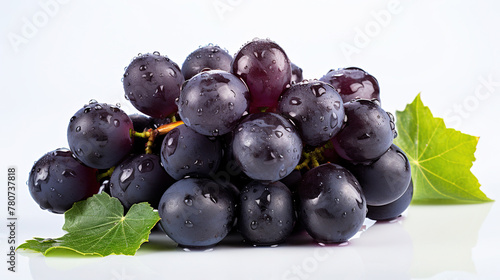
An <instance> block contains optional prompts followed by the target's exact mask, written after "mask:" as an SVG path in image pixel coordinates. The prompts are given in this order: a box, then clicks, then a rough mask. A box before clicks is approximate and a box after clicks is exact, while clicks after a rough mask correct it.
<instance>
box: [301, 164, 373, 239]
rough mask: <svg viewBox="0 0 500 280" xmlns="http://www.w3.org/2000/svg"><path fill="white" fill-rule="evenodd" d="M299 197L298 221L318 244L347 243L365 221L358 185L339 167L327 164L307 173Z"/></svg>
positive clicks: (364, 201) (364, 209)
mask: <svg viewBox="0 0 500 280" xmlns="http://www.w3.org/2000/svg"><path fill="white" fill-rule="evenodd" d="M298 198H299V203H298V214H299V217H300V220H301V222H302V223H303V224H304V226H305V228H306V231H307V232H308V233H309V235H311V237H313V238H314V239H315V240H316V241H317V242H320V243H341V242H345V241H348V240H349V239H350V238H351V237H353V236H354V235H355V234H356V233H357V232H358V231H359V229H360V228H361V226H362V225H363V222H364V220H365V218H366V200H365V198H364V195H363V192H362V190H361V188H360V186H359V183H358V181H357V180H356V178H355V177H354V176H353V175H352V174H351V173H350V172H349V170H347V169H345V168H344V167H342V166H340V165H336V164H333V163H326V164H323V165H320V166H318V167H315V168H313V169H311V170H310V171H308V172H307V173H306V174H305V175H304V178H303V180H302V182H301V184H300V186H299V189H298Z"/></svg>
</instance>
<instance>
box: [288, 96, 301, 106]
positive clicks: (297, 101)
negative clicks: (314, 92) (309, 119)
mask: <svg viewBox="0 0 500 280" xmlns="http://www.w3.org/2000/svg"><path fill="white" fill-rule="evenodd" d="M300 104H302V100H300V98H298V97H292V98H291V99H290V105H300Z"/></svg>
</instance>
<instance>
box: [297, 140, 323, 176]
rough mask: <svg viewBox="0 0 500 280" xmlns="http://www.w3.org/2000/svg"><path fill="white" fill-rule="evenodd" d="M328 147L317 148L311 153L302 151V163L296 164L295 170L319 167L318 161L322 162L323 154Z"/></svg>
mask: <svg viewBox="0 0 500 280" xmlns="http://www.w3.org/2000/svg"><path fill="white" fill-rule="evenodd" d="M327 146H328V145H325V146H323V147H317V148H315V149H314V150H313V151H310V152H306V151H302V157H303V159H304V160H303V161H302V162H301V163H300V164H298V165H297V166H296V167H295V169H297V170H301V169H304V168H307V170H310V169H313V168H314V167H318V166H319V165H320V161H322V160H324V159H325V157H324V156H323V152H324V151H325V149H327V148H328V147H327Z"/></svg>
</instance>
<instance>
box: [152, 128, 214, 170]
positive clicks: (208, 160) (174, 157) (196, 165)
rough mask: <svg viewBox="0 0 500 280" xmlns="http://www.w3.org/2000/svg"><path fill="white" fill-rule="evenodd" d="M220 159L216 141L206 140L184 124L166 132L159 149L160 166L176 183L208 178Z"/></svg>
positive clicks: (212, 139) (206, 138) (205, 137)
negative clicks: (189, 179)
mask: <svg viewBox="0 0 500 280" xmlns="http://www.w3.org/2000/svg"><path fill="white" fill-rule="evenodd" d="M221 159H222V145H221V143H220V140H219V139H218V138H208V137H207V136H205V135H201V134H199V133H197V132H196V131H194V130H192V129H191V128H189V127H187V126H186V125H185V124H182V125H179V126H177V127H176V128H174V129H172V130H171V131H169V132H168V133H167V134H166V135H165V138H164V139H163V142H162V146H161V162H162V164H163V167H164V168H165V170H166V171H167V173H168V174H169V175H170V176H171V177H172V178H174V179H176V180H179V179H182V178H183V177H184V176H188V175H189V176H209V175H210V174H213V173H214V172H215V171H216V170H217V168H218V167H219V164H220V162H221Z"/></svg>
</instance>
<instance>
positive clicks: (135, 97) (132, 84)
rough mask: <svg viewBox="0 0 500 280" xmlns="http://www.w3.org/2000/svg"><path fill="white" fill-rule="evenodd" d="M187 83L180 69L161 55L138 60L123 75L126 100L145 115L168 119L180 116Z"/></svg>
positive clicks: (143, 55) (154, 54)
mask: <svg viewBox="0 0 500 280" xmlns="http://www.w3.org/2000/svg"><path fill="white" fill-rule="evenodd" d="M183 82H184V76H182V73H181V70H180V69H179V66H178V65H177V64H176V63H175V62H173V61H171V60H170V59H169V58H168V57H166V56H162V55H160V54H159V53H158V52H154V53H152V54H150V53H147V54H140V55H138V56H137V57H135V58H134V59H133V60H132V62H131V63H130V64H129V65H128V67H127V68H126V69H125V74H123V89H124V91H125V98H126V99H128V100H129V101H130V102H131V103H132V105H134V107H135V108H137V110H139V111H141V112H143V113H144V114H146V115H148V116H151V117H155V118H164V117H167V116H169V115H171V114H173V113H175V112H177V105H175V99H176V98H178V97H179V93H180V91H181V85H182V83H183Z"/></svg>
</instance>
